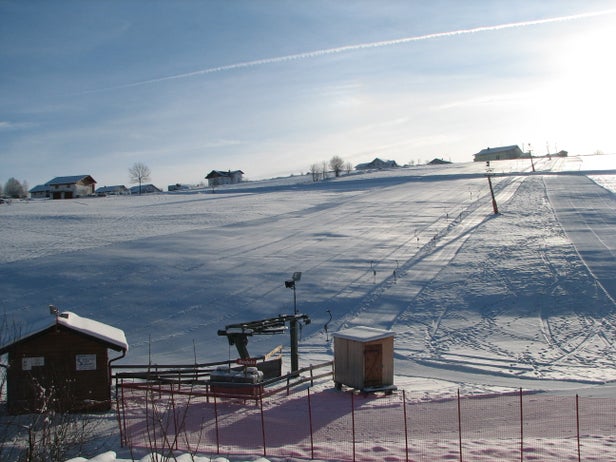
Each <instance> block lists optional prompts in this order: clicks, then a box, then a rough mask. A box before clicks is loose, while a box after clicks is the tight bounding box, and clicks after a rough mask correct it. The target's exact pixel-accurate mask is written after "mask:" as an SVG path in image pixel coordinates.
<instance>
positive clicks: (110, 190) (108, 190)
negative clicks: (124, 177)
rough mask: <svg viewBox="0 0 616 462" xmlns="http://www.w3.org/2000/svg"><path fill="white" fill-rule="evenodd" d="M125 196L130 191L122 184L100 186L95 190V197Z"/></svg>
mask: <svg viewBox="0 0 616 462" xmlns="http://www.w3.org/2000/svg"><path fill="white" fill-rule="evenodd" d="M126 194H130V191H129V190H128V188H127V187H126V186H124V185H123V184H118V185H114V186H102V187H100V188H98V189H97V190H96V195H97V196H123V195H126Z"/></svg>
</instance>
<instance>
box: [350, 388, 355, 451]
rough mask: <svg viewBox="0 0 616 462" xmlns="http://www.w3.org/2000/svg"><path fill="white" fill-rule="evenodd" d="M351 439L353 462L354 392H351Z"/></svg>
mask: <svg viewBox="0 0 616 462" xmlns="http://www.w3.org/2000/svg"><path fill="white" fill-rule="evenodd" d="M351 439H352V443H353V462H355V393H353V392H351Z"/></svg>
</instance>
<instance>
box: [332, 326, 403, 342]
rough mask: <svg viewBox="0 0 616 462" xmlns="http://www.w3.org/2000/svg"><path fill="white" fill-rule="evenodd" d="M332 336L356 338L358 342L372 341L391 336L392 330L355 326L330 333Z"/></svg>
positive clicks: (392, 334) (348, 338)
mask: <svg viewBox="0 0 616 462" xmlns="http://www.w3.org/2000/svg"><path fill="white" fill-rule="evenodd" d="M332 336H333V337H337V338H344V339H347V340H356V341H358V342H372V341H374V340H381V339H384V338H388V337H393V336H394V332H393V331H391V330H384V329H376V328H374V327H367V326H355V327H350V328H348V329H343V330H339V331H338V332H335V333H333V334H332Z"/></svg>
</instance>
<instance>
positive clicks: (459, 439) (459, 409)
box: [458, 388, 462, 462]
mask: <svg viewBox="0 0 616 462" xmlns="http://www.w3.org/2000/svg"><path fill="white" fill-rule="evenodd" d="M460 405H461V403H460V389H459V388H458V445H459V448H460V462H462V409H461V408H460Z"/></svg>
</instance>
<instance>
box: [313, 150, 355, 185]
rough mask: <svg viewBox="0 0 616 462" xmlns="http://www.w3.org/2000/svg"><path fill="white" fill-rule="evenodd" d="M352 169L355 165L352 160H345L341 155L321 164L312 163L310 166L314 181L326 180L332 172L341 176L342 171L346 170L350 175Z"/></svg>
mask: <svg viewBox="0 0 616 462" xmlns="http://www.w3.org/2000/svg"><path fill="white" fill-rule="evenodd" d="M352 170H353V165H352V164H351V163H350V162H345V161H344V160H343V159H342V157H340V156H334V157H332V158H331V159H330V160H329V161H323V162H321V163H320V164H312V165H311V166H310V174H311V175H312V181H319V179H323V180H324V179H325V178H327V177H328V176H329V173H330V172H333V173H334V175H335V176H336V177H339V176H340V174H341V173H342V172H346V173H347V175H348V174H349V173H351V171H352Z"/></svg>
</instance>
